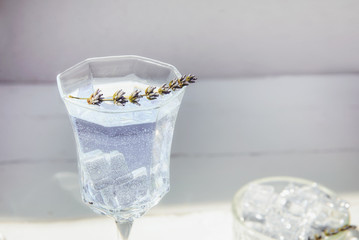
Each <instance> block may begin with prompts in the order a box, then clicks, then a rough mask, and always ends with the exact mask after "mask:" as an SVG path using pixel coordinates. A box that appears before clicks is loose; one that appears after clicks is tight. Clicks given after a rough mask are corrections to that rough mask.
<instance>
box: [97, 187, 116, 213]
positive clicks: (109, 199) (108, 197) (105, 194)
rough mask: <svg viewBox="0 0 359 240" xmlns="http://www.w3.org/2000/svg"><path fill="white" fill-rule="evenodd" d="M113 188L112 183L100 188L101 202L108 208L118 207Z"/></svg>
mask: <svg viewBox="0 0 359 240" xmlns="http://www.w3.org/2000/svg"><path fill="white" fill-rule="evenodd" d="M114 189H115V187H114V186H113V185H111V186H108V187H107V188H103V189H101V190H100V193H101V197H102V199H103V202H104V203H105V204H106V207H108V208H110V209H116V208H119V203H118V201H117V199H116V195H115V190H114Z"/></svg>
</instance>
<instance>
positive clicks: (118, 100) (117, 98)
mask: <svg viewBox="0 0 359 240" xmlns="http://www.w3.org/2000/svg"><path fill="white" fill-rule="evenodd" d="M124 95H125V92H124V91H122V89H120V90H118V91H116V92H115V94H113V97H112V99H113V102H114V104H116V105H118V106H120V105H121V106H125V104H126V103H127V102H128V100H127V99H126V97H125V96H124Z"/></svg>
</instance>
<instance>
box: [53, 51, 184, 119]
mask: <svg viewBox="0 0 359 240" xmlns="http://www.w3.org/2000/svg"><path fill="white" fill-rule="evenodd" d="M111 59H136V60H142V61H147V62H150V63H154V64H157V65H161V66H163V67H166V68H169V69H171V70H172V71H173V72H174V74H175V75H176V77H177V78H180V77H181V76H182V75H181V73H180V72H179V71H178V70H177V68H176V67H175V66H173V65H171V64H168V63H165V62H161V61H158V60H155V59H151V58H147V57H142V56H138V55H119V56H105V57H93V58H87V59H85V60H83V61H81V62H79V63H77V64H75V65H73V66H72V67H69V68H67V69H66V70H64V71H63V72H61V73H59V74H57V76H56V80H57V86H58V90H59V92H60V96H61V99H62V100H63V101H64V102H65V101H66V102H68V103H71V104H74V105H77V106H78V107H81V108H85V109H88V110H91V111H96V112H105V113H114V114H116V113H128V112H141V111H147V110H153V109H159V108H161V107H163V106H165V105H167V104H168V103H170V102H171V101H172V100H173V99H175V98H176V97H178V96H180V94H181V93H184V91H185V88H181V89H177V90H176V91H172V95H171V96H170V97H169V98H168V99H166V101H162V102H160V103H158V104H155V105H153V106H146V107H143V106H138V108H130V109H125V107H123V106H119V107H118V109H116V110H112V109H100V108H98V106H94V105H90V104H88V105H84V104H81V103H79V102H78V101H76V100H75V99H71V98H69V97H68V96H67V95H66V94H64V92H63V90H62V87H61V77H62V75H63V74H65V73H67V72H69V71H71V70H73V69H76V68H78V67H79V66H81V65H83V64H87V63H90V62H93V61H98V60H101V61H106V60H111Z"/></svg>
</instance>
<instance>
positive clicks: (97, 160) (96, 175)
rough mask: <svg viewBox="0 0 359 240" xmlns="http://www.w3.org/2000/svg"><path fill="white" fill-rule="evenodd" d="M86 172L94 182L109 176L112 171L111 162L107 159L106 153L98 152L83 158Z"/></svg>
mask: <svg viewBox="0 0 359 240" xmlns="http://www.w3.org/2000/svg"><path fill="white" fill-rule="evenodd" d="M83 163H84V167H85V172H86V173H87V174H88V175H89V178H90V179H91V181H92V182H96V181H99V180H101V179H104V178H106V177H107V175H108V173H109V172H110V169H111V168H110V164H109V163H108V161H107V160H106V156H105V154H103V153H102V152H101V154H99V153H98V152H97V153H96V155H92V154H91V155H87V156H86V158H84V159H83Z"/></svg>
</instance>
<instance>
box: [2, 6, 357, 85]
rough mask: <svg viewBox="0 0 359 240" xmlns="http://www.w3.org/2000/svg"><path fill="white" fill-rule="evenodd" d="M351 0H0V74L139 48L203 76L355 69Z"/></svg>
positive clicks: (37, 77)
mask: <svg viewBox="0 0 359 240" xmlns="http://www.w3.org/2000/svg"><path fill="white" fill-rule="evenodd" d="M358 12H359V2H358V1H357V0H300V1H293V0H265V1H263V0H223V1H215V0H195V1H192V0H182V1H173V0H154V1H141V0H131V1H130V0H106V1H96V0H79V1H72V0H63V1H56V0H50V1H44V0H16V1H11V0H1V1H0V80H1V81H3V82H13V81H21V82H35V81H36V82H37V81H41V82H42V81H44V82H54V81H55V76H56V74H57V73H59V72H61V71H62V70H63V69H66V68H68V67H69V66H72V65H73V64H75V63H77V62H79V61H82V60H83V59H85V58H88V57H94V56H107V55H123V54H137V55H142V56H147V57H150V58H154V59H158V60H162V61H165V62H170V63H172V64H173V65H175V66H177V67H178V68H179V70H180V71H182V72H184V73H189V72H191V73H195V74H197V75H198V76H200V77H202V78H217V77H237V76H243V75H268V74H269V75H270V74H303V73H304V74H308V73H343V72H345V73H353V72H358V71H359V64H358V62H359V54H358V52H359V44H358V42H359V14H358Z"/></svg>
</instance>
